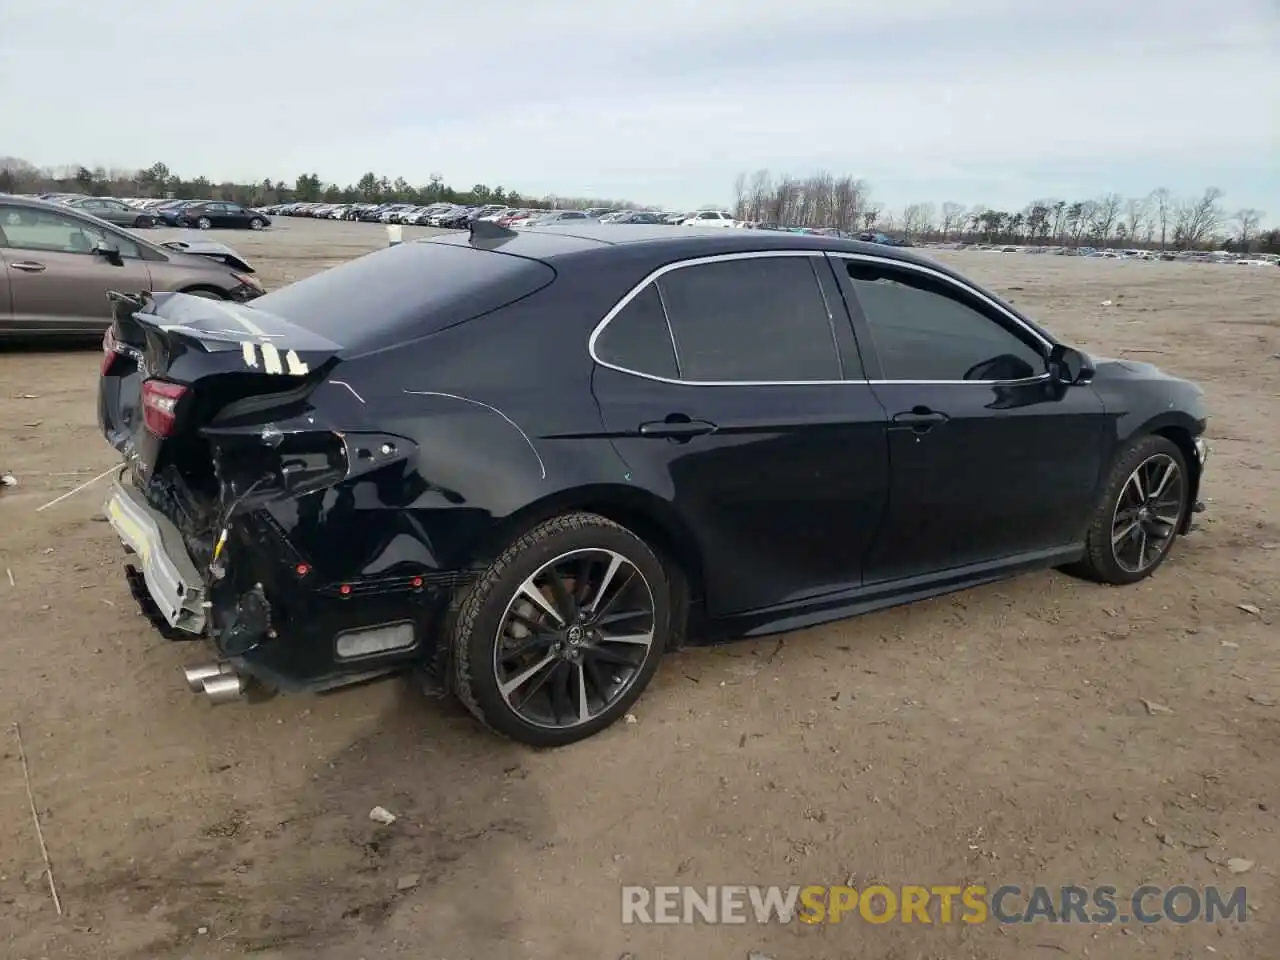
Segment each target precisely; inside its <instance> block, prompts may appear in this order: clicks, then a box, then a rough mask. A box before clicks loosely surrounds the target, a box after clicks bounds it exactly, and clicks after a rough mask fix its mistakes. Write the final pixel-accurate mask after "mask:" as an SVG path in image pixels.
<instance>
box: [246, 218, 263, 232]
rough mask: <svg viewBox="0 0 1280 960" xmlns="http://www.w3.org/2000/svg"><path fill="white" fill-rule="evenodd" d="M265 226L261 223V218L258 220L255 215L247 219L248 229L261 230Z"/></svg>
mask: <svg viewBox="0 0 1280 960" xmlns="http://www.w3.org/2000/svg"><path fill="white" fill-rule="evenodd" d="M265 226H266V224H265V223H263V222H262V221H261V220H259V219H258V218H257V217H254V218H253V219H252V220H250V221H249V229H250V230H261V229H262V228H263V227H265Z"/></svg>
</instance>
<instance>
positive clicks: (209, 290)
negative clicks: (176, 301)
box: [178, 285, 230, 300]
mask: <svg viewBox="0 0 1280 960" xmlns="http://www.w3.org/2000/svg"><path fill="white" fill-rule="evenodd" d="M178 293H185V294H187V295H189V296H192V297H203V298H204V299H206V300H227V299H230V298H229V297H228V296H227V295H226V293H224V292H223V291H222V290H219V289H218V288H217V287H208V286H202V285H198V286H194V287H184V288H183V289H181V290H179V291H178Z"/></svg>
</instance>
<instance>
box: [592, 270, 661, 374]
mask: <svg viewBox="0 0 1280 960" xmlns="http://www.w3.org/2000/svg"><path fill="white" fill-rule="evenodd" d="M596 356H597V357H599V358H600V359H601V360H603V361H604V362H605V363H611V364H614V365H615V366H618V367H622V368H624V369H626V370H634V371H635V372H636V373H648V374H651V375H653V376H655V377H666V378H668V379H675V378H676V377H677V376H678V375H679V371H678V370H677V368H676V353H675V349H674V348H673V347H672V346H671V331H670V330H668V329H667V317H666V314H664V313H663V312H662V301H661V300H659V298H658V289H657V287H655V286H654V285H653V284H649V286H647V287H645V288H644V290H642V291H641V292H640V293H639V294H638V295H636V296H635V297H634V298H633V299H632V300H631V302H630V303H628V304H627V305H626V306H625V307H623V308H622V311H621V312H620V313H619V314H618V315H617V316H616V317H614V318H613V319H612V320H610V321H609V325H608V326H606V327H605V328H604V330H603V331H602V332H601V334H600V337H599V339H597V340H596Z"/></svg>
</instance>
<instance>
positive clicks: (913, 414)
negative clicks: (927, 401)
mask: <svg viewBox="0 0 1280 960" xmlns="http://www.w3.org/2000/svg"><path fill="white" fill-rule="evenodd" d="M950 419H951V418H950V417H948V416H947V415H946V414H945V413H939V412H938V411H937V410H930V409H929V408H928V407H912V408H911V409H910V410H904V411H903V412H902V413H896V414H894V415H893V423H894V426H895V427H898V428H901V429H905V430H910V431H911V432H912V433H914V434H917V435H921V434H925V433H928V432H929V431H930V430H932V429H933V428H934V427H936V426H938V425H939V424H942V423H946V422H947V421H948V420H950Z"/></svg>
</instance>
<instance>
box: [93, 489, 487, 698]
mask: <svg viewBox="0 0 1280 960" xmlns="http://www.w3.org/2000/svg"><path fill="white" fill-rule="evenodd" d="M289 503H290V505H291V506H292V505H294V504H296V501H289ZM104 510H105V513H106V516H107V519H108V521H109V522H110V524H111V527H112V529H114V530H115V532H116V534H117V535H118V536H119V538H120V540H121V542H122V544H123V546H124V548H125V551H126V553H127V554H128V561H127V564H126V570H125V576H126V579H127V580H128V583H129V588H130V592H131V593H132V594H133V596H134V598H135V600H136V601H137V603H138V605H139V608H140V609H141V611H142V612H143V614H144V615H146V616H147V618H148V619H149V620H150V621H151V622H152V624H153V625H154V626H155V627H156V629H157V630H158V631H159V632H160V633H161V635H162V636H164V637H166V638H167V639H170V640H186V641H193V640H195V641H204V642H206V643H208V645H209V653H210V654H212V656H213V662H211V663H207V664H203V665H201V666H197V667H192V668H190V669H189V670H188V676H187V683H188V685H190V686H191V687H192V689H193V690H200V689H203V691H204V692H205V693H206V694H208V695H209V697H210V698H211V699H213V700H214V701H215V702H223V701H225V700H230V699H234V698H236V697H238V696H239V695H240V694H241V693H244V692H246V689H247V681H248V680H249V679H250V678H252V679H253V680H256V681H257V683H258V684H259V685H261V686H262V687H265V688H268V689H272V690H279V691H285V692H292V693H304V692H311V693H315V692H321V691H325V690H330V689H335V688H338V687H343V686H347V685H350V684H353V683H360V682H363V681H365V680H369V679H373V678H375V677H379V676H385V675H388V674H391V673H397V672H403V671H404V670H407V669H414V668H415V667H427V668H431V669H434V668H438V664H437V663H436V659H435V658H436V656H437V654H438V653H439V650H438V649H437V644H436V641H437V636H438V629H439V624H440V622H441V617H442V615H443V613H444V611H445V609H446V608H447V605H448V602H449V601H450V599H451V598H452V596H453V594H454V592H455V591H456V590H457V589H458V588H459V587H462V586H465V584H466V583H468V582H469V581H470V579H471V578H472V576H473V574H472V573H470V572H464V571H441V570H429V569H420V571H419V572H409V573H403V572H396V573H390V572H388V574H385V575H373V576H367V575H366V576H358V577H355V578H350V579H344V580H342V581H338V582H333V581H331V580H329V579H328V578H326V577H325V576H323V575H322V574H320V573H319V571H318V570H316V568H315V564H314V562H313V560H312V558H311V557H309V556H307V555H306V554H305V553H304V552H301V551H300V550H299V548H298V545H297V544H295V543H294V542H293V541H292V538H291V537H290V536H289V532H288V531H286V530H285V529H284V527H283V526H282V525H281V524H280V523H279V522H278V521H276V520H275V519H274V518H273V516H272V514H271V506H270V505H264V508H263V509H261V510H257V511H246V512H245V513H243V514H242V515H240V516H239V518H238V519H237V520H235V521H234V522H233V523H232V524H231V525H230V526H229V533H230V536H229V538H228V539H227V541H226V549H225V551H224V552H223V553H222V556H221V559H215V560H214V562H212V563H209V562H208V553H209V552H208V551H207V550H205V549H203V546H202V544H203V540H201V539H199V538H197V540H195V541H193V540H191V539H189V537H191V533H190V531H187V532H186V533H184V529H183V527H182V525H181V522H175V520H174V519H172V518H171V517H170V516H169V515H166V511H165V509H164V508H163V505H162V504H159V503H158V502H152V501H151V500H150V499H148V494H147V493H146V492H144V490H143V489H141V488H139V487H138V486H135V482H134V478H133V477H132V476H130V472H129V470H128V468H127V467H125V468H122V469H121V471H120V473H119V474H118V475H117V476H115V477H113V478H112V480H111V482H110V487H109V489H108V491H107V494H106V498H105V503H104ZM201 558H204V559H201ZM201 646H203V644H201ZM206 659H208V658H207V657H206ZM193 677H195V679H194V680H193ZM196 681H198V683H197V682H196Z"/></svg>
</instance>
